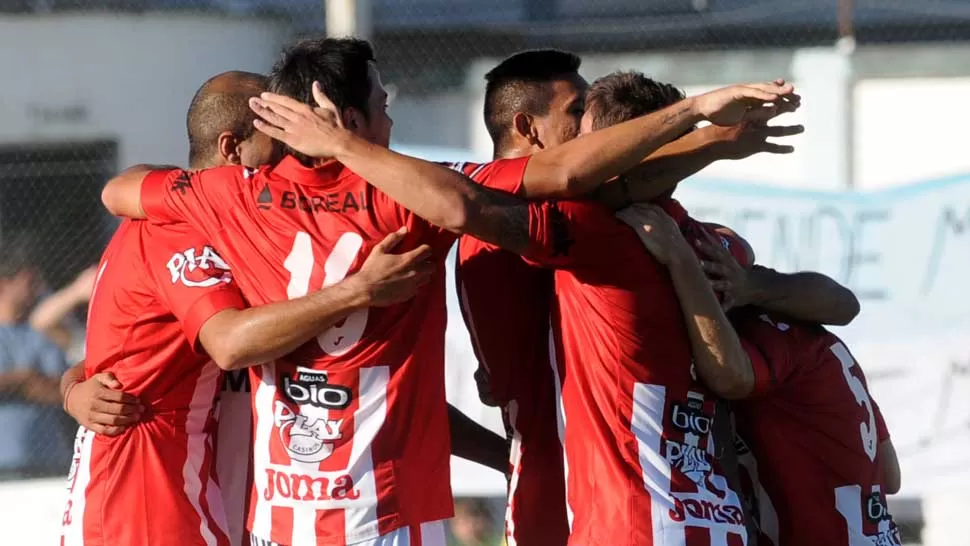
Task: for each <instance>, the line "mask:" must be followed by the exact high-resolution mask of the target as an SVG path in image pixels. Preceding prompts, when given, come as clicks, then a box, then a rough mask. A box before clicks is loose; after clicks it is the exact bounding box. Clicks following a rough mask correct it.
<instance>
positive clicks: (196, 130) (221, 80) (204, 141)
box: [185, 71, 268, 168]
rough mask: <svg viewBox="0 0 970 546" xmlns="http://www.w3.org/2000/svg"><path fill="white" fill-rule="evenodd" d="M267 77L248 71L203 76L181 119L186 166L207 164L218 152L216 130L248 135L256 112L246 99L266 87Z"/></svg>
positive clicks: (240, 137)
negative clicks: (186, 144) (186, 140)
mask: <svg viewBox="0 0 970 546" xmlns="http://www.w3.org/2000/svg"><path fill="white" fill-rule="evenodd" d="M267 82H268V79H267V78H266V76H263V75H262V74H254V73H252V72H239V71H232V72H223V73H222V74H219V75H217V76H214V77H212V78H210V79H209V80H207V81H206V82H205V83H204V84H202V87H200V88H199V90H198V91H196V92H195V96H194V97H192V103H191V105H189V113H188V115H187V116H186V119H185V127H186V131H187V132H188V135H189V166H190V167H192V168H202V167H206V166H209V165H208V164H209V163H210V162H211V161H212V158H213V157H215V155H216V154H217V153H218V146H219V134H220V133H222V132H223V131H229V132H230V133H232V134H234V135H236V137H237V138H239V139H242V140H245V139H247V138H249V137H250V136H252V134H253V131H255V130H256V129H255V127H253V120H254V119H255V118H256V114H255V113H254V112H253V111H252V109H251V108H250V107H249V99H250V98H251V97H258V96H259V94H260V93H261V92H263V91H265V90H266V84H267Z"/></svg>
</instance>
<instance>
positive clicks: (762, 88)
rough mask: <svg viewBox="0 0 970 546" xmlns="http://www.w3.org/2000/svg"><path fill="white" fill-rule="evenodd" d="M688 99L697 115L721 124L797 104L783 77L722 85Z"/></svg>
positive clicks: (779, 111) (782, 110) (798, 100)
mask: <svg viewBox="0 0 970 546" xmlns="http://www.w3.org/2000/svg"><path fill="white" fill-rule="evenodd" d="M690 100H691V102H692V108H694V110H695V112H697V114H699V115H700V116H702V117H703V118H704V119H706V120H708V121H710V122H711V123H713V124H714V125H721V126H728V125H737V124H739V123H741V122H742V121H744V120H745V119H746V118H747V117H749V116H754V115H758V116H769V118H770V117H774V116H777V115H779V114H782V113H785V112H793V111H795V110H797V109H798V107H799V106H800V104H801V97H800V96H798V95H797V94H795V87H794V86H793V85H792V84H790V83H787V82H785V81H784V80H775V81H773V82H770V83H752V84H747V85H733V86H731V87H723V88H721V89H716V90H714V91H711V92H710V93H704V94H703V95H698V96H696V97H692V98H691V99H690ZM759 111H760V113H759Z"/></svg>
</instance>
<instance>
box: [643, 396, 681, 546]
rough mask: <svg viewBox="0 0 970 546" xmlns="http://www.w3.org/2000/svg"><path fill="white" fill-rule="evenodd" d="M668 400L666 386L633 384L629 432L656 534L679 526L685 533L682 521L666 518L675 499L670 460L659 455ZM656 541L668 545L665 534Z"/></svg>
mask: <svg viewBox="0 0 970 546" xmlns="http://www.w3.org/2000/svg"><path fill="white" fill-rule="evenodd" d="M666 399H667V389H666V388H665V387H663V386H662V385H646V384H643V383H635V384H634V385H633V408H632V409H633V412H632V418H631V419H630V431H631V432H633V436H634V437H635V438H636V439H637V451H638V455H639V457H640V472H641V473H642V474H643V486H644V487H645V488H646V490H647V492H648V493H649V494H650V517H651V520H652V522H651V528H652V529H653V530H654V533H657V532H664V531H665V530H666V529H670V530H674V529H680V530H681V532H683V531H682V530H683V528H684V524H683V522H677V521H673V520H671V519H670V518H669V517H664V515H665V514H667V513H668V512H669V511H670V509H671V508H673V505H674V503H673V499H672V498H671V497H670V468H669V466H668V465H667V461H666V460H664V458H663V457H662V456H661V455H660V444H661V442H662V441H663V430H664V408H665V407H666ZM658 539H659V540H658ZM654 541H656V542H657V544H666V541H665V540H664V537H663V536H661V537H657V536H656V535H655V536H654Z"/></svg>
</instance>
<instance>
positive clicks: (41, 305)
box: [28, 266, 98, 362]
mask: <svg viewBox="0 0 970 546" xmlns="http://www.w3.org/2000/svg"><path fill="white" fill-rule="evenodd" d="M97 276H98V268H97V266H91V267H89V268H87V269H85V270H84V271H81V273H80V274H79V275H78V276H77V277H75V279H74V280H73V281H72V282H71V283H70V284H68V285H67V286H65V287H64V288H61V289H60V290H58V291H57V292H54V293H52V294H48V295H47V296H46V297H43V298H42V299H41V300H40V301H39V302H38V303H37V305H36V307H34V310H33V311H31V313H30V319H29V321H28V322H29V323H30V326H31V328H33V329H34V330H36V331H38V332H41V333H43V334H44V335H46V336H47V337H48V338H50V340H51V341H53V342H54V343H56V344H57V345H58V346H59V347H60V348H61V350H62V351H64V352H65V353H66V354H67V355H68V361H69V362H78V361H80V360H82V359H84V330H85V329H84V324H83V322H82V321H80V320H78V317H77V316H75V315H74V311H76V310H77V309H78V308H80V307H81V306H84V309H85V311H87V304H88V301H90V300H91V290H93V289H94V279H95V278H96V277H97Z"/></svg>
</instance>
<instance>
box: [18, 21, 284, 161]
mask: <svg viewBox="0 0 970 546" xmlns="http://www.w3.org/2000/svg"><path fill="white" fill-rule="evenodd" d="M288 38H289V32H288V30H287V29H286V28H285V27H284V26H282V25H279V24H277V23H274V22H273V21H271V20H263V21H256V20H245V19H226V18H209V17H205V16H202V15H198V14H192V15H188V16H169V15H157V14H155V15H146V16H138V15H124V16H121V15H119V16H105V15H91V16H81V15H64V16H45V17H29V16H21V17H18V16H3V17H0V74H3V100H2V101H0V119H2V120H3V122H2V123H0V143H3V142H24V141H47V140H55V141H60V140H72V139H74V140H76V139H94V138H117V139H118V140H119V141H120V144H121V146H120V150H119V152H120V157H119V161H120V163H121V166H127V165H131V164H134V163H145V162H148V163H161V162H164V163H174V164H184V163H185V162H186V161H187V154H188V145H187V143H186V137H185V111H186V109H187V108H188V105H189V102H190V100H191V98H192V95H193V94H194V93H195V90H196V89H197V88H198V87H199V85H201V84H202V82H204V81H205V80H206V79H208V78H209V77H211V76H213V75H214V74H216V73H218V72H222V71H225V70H248V71H255V72H265V71H266V70H267V69H268V68H269V67H270V65H271V64H272V62H273V60H274V59H275V57H276V54H277V52H278V50H279V48H280V46H282V45H283V44H284V43H285V42H286V41H287V39H288Z"/></svg>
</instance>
